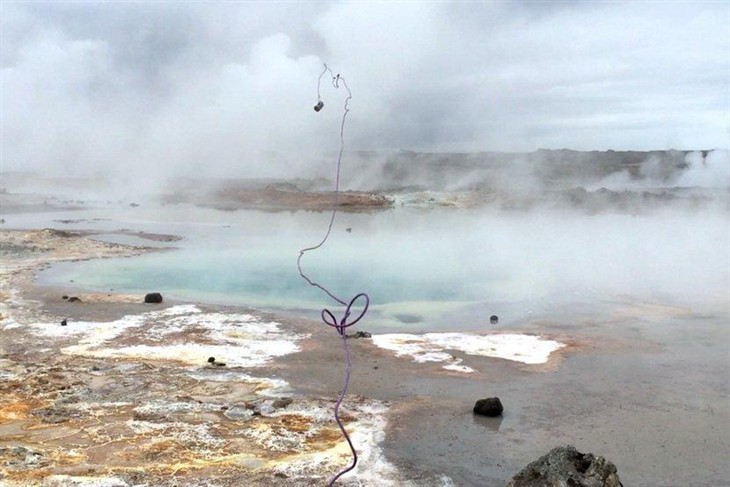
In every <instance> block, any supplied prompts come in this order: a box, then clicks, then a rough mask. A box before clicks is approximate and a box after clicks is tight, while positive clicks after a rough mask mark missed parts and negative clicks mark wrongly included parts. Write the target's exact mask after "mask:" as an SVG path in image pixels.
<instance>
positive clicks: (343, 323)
mask: <svg viewBox="0 0 730 487" xmlns="http://www.w3.org/2000/svg"><path fill="white" fill-rule="evenodd" d="M327 72H329V73H330V75H331V76H332V86H334V87H335V88H339V87H340V82H342V85H343V86H344V87H345V89H346V90H347V98H345V104H344V106H343V110H344V111H343V114H342V123H341V125H340V153H339V155H338V156H337V171H336V177H335V198H334V200H333V202H332V216H331V217H330V221H329V225H328V226H327V232H326V233H325V235H324V238H323V239H322V240H321V241H320V242H319V243H318V244H317V245H314V246H312V247H307V248H304V249H302V250H300V251H299V257H297V269H298V270H299V275H300V276H301V277H302V279H304V280H305V281H307V283H308V284H309V285H310V286H314V287H316V288H318V289H320V290H321V291H323V292H324V293H325V294H327V296H329V297H330V298H332V299H333V300H334V301H336V302H337V303H339V304H341V305H342V306H345V313H344V315H343V317H342V319H340V321H339V322H338V321H337V319H336V318H335V315H334V314H333V313H332V312H331V311H330V310H329V309H327V308H324V309H323V310H322V313H321V317H322V321H323V322H324V323H325V324H326V325H328V326H331V327H333V328H335V329H336V330H337V333H339V335H340V337H341V338H342V348H343V349H344V351H345V361H346V363H347V367H346V368H345V378H344V384H343V386H342V389H341V390H340V393H339V394H338V396H337V402H335V408H334V412H335V421H336V422H337V426H339V427H340V431H342V435H343V436H344V437H345V440H347V444H348V445H349V446H350V451H352V463H351V464H350V465H349V466H347V467H345V468H343V469H342V470H340V472H338V473H337V474H336V475H335V476H334V477H332V479H331V480H330V481H329V483H328V484H327V485H328V486H330V487H331V486H332V485H334V483H335V482H336V481H337V479H339V478H340V477H342V476H343V475H344V474H346V473H347V472H349V471H350V470H352V469H354V468H355V466H356V465H357V451H355V446H354V445H353V444H352V440H351V439H350V435H348V434H347V430H346V429H345V425H344V424H343V423H342V420H341V419H340V406H341V405H342V401H343V400H344V399H345V394H346V393H347V388H348V387H349V385H350V372H351V371H352V360H351V358H350V346H349V344H348V343H347V328H349V327H351V326H352V325H354V324H355V323H357V322H358V321H360V320H361V319H362V318H363V316H365V313H366V312H367V310H368V307H369V306H370V297H369V296H368V295H367V294H366V293H359V294H357V295H355V297H354V298H352V299H351V300H350V302H349V303H347V302H346V301H344V300H342V299H340V298H338V297H337V296H336V295H334V294H333V293H332V292H330V291H329V290H328V289H327V288H325V287H324V286H322V285H321V284H319V283H317V282H315V281H313V280H311V279H310V278H309V277H307V275H306V274H305V273H304V271H303V270H302V257H304V254H305V253H306V252H310V251H312V250H316V249H318V248H320V247H322V246H323V245H324V243H325V242H326V241H327V239H328V238H329V236H330V233H332V226H333V225H334V223H335V216H336V215H337V206H338V204H339V198H340V169H341V167H342V154H343V153H344V151H345V120H346V119H347V114H348V113H349V111H350V108H349V106H348V104H349V102H350V100H351V99H352V92H351V91H350V88H349V87H348V86H347V82H346V81H345V78H343V77H342V76H340V75H339V74H338V75H337V76H335V74H334V73H333V72H332V70H331V69H330V68H329V67H328V66H327V65H326V64H325V65H324V69H323V70H322V73H321V74H320V75H319V78H318V79H317V106H315V110H317V111H319V110H321V109H322V107H323V106H324V105H323V104H322V98H321V94H320V87H321V83H322V76H324V75H325V73H327ZM360 299H363V300H364V306H363V309H362V311H361V312H360V314H359V315H358V316H357V318H355V319H354V320H352V321H349V322H348V319H349V318H350V314H351V313H352V307H353V306H354V305H355V303H356V302H358V301H359V300H360Z"/></svg>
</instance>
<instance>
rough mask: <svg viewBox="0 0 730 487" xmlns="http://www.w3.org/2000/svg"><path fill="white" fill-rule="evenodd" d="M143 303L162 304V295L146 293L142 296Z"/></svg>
mask: <svg viewBox="0 0 730 487" xmlns="http://www.w3.org/2000/svg"><path fill="white" fill-rule="evenodd" d="M144 302H145V303H154V304H157V303H161V302H162V294H160V293H147V294H145V296H144Z"/></svg>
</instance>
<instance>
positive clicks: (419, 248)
mask: <svg viewBox="0 0 730 487" xmlns="http://www.w3.org/2000/svg"><path fill="white" fill-rule="evenodd" d="M146 215H148V216H147V218H146V219H136V220H134V221H125V222H123V223H124V225H125V226H129V227H130V228H133V229H139V230H144V231H149V232H152V231H154V232H170V233H176V234H179V235H182V236H183V237H184V239H183V240H182V241H180V242H173V243H171V244H169V245H174V246H176V247H178V249H177V250H173V251H167V252H161V253H154V254H147V255H144V256H140V257H136V258H131V259H105V260H91V261H86V262H76V263H68V264H60V265H56V266H54V267H53V268H52V269H51V270H50V271H47V272H45V273H43V274H42V276H41V281H42V282H43V283H44V284H52V285H60V284H65V283H67V282H69V281H70V280H73V281H74V284H75V285H76V286H81V287H84V288H89V289H95V290H108V289H114V290H115V291H130V292H150V291H159V292H162V293H163V294H166V295H168V296H172V297H177V298H180V299H186V300H197V301H208V302H214V303H224V304H240V305H248V306H254V307H260V308H265V309H289V310H296V312H301V313H304V314H306V315H308V316H313V315H314V314H316V313H318V310H319V309H320V308H321V307H323V306H330V305H333V303H332V302H331V300H330V299H329V298H327V297H326V296H324V295H323V294H322V293H321V292H320V291H319V290H317V289H315V288H312V287H310V286H308V285H307V284H306V283H305V282H304V281H303V280H302V279H301V278H300V277H299V275H298V272H297V268H296V257H297V255H298V251H299V249H300V248H302V247H305V246H310V245H313V244H316V243H317V242H318V241H319V240H320V239H321V237H322V235H323V234H324V231H325V229H326V225H327V221H328V214H326V213H305V212H296V213H262V212H253V211H239V212H228V213H226V212H212V211H210V212H209V211H204V210H192V209H186V210H184V211H183V209H182V208H178V209H170V208H167V209H159V210H157V212H154V211H152V212H148V213H146ZM120 218H121V215H116V216H114V215H113V216H112V222H110V223H105V225H107V226H108V227H109V228H112V227H114V226H115V225H116V226H117V228H118V227H119V225H120V223H122V222H120V221H119V219H120ZM80 225H81V226H83V224H80ZM347 228H350V229H351V231H350V232H348V231H346V229H347ZM727 248H730V224H729V223H728V219H727V218H726V216H725V215H722V214H718V215H712V214H706V215H703V217H702V218H697V215H689V214H680V215H674V214H664V215H654V216H652V217H634V216H628V215H610V214H609V215H592V216H591V215H579V214H556V213H542V214H524V213H522V214H521V213H484V212H476V211H467V210H453V209H449V210H429V211H423V210H406V209H399V210H393V211H389V212H382V213H375V214H359V215H350V214H339V215H338V218H337V220H336V224H335V229H334V231H333V233H332V235H331V237H330V240H329V241H328V242H327V244H326V245H325V246H324V247H323V248H321V249H319V250H317V251H314V252H312V253H309V254H307V255H306V256H305V258H304V260H303V266H304V269H305V272H307V273H308V275H309V276H310V277H311V278H312V279H313V280H315V281H317V282H320V283H321V284H323V285H325V286H327V287H328V288H330V289H331V290H332V291H333V292H334V293H335V294H336V295H338V296H340V297H341V298H342V299H345V300H349V298H350V297H351V296H353V295H355V294H357V293H359V292H362V291H364V292H367V293H368V294H369V295H370V296H371V299H372V303H373V310H374V313H373V315H372V316H371V317H372V319H373V321H372V322H371V324H372V326H374V327H376V328H377V327H382V328H411V329H414V328H417V329H455V328H461V329H463V328H479V327H481V326H482V325H483V324H484V323H485V322H488V316H489V315H490V314H498V315H500V316H501V317H503V320H502V321H501V323H502V324H510V323H513V322H517V321H519V320H521V319H524V318H525V317H526V316H528V315H540V314H544V313H547V312H549V311H550V310H556V309H560V308H561V307H562V306H565V305H568V304H569V303H570V304H575V303H581V302H584V303H585V302H594V301H597V300H598V301H610V300H617V299H627V297H630V298H631V299H644V300H650V301H660V302H672V303H674V304H677V303H679V302H682V303H690V304H696V305H699V304H700V303H703V305H705V304H708V303H709V305H719V306H722V305H723V303H725V302H726V299H725V298H724V297H723V296H724V294H725V293H726V291H727V290H728V289H730V255H728V254H729V253H728V252H727Z"/></svg>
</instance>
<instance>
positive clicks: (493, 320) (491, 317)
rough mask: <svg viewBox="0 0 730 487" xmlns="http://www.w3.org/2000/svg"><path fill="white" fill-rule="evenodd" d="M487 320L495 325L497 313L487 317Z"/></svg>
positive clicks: (497, 321)
mask: <svg viewBox="0 0 730 487" xmlns="http://www.w3.org/2000/svg"><path fill="white" fill-rule="evenodd" d="M489 322H490V323H491V324H493V325H496V324H497V323H499V317H498V316H497V315H492V316H490V317H489Z"/></svg>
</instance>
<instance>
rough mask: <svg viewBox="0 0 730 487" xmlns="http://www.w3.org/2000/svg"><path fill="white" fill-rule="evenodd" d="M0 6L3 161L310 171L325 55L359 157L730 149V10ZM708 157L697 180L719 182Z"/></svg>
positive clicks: (706, 6)
mask: <svg viewBox="0 0 730 487" xmlns="http://www.w3.org/2000/svg"><path fill="white" fill-rule="evenodd" d="M1 17H2V40H3V42H2V113H1V115H2V124H3V127H2V170H3V171H9V170H23V169H40V170H43V171H46V172H49V171H50V172H54V173H57V174H64V175H71V176H74V175H89V174H102V175H109V174H113V175H117V176H130V177H132V176H133V177H137V176H138V175H140V174H145V175H146V176H147V177H146V178H145V179H154V178H156V177H158V176H170V175H195V174H198V173H200V172H201V171H203V172H205V174H207V175H211V174H215V175H221V176H230V175H236V176H238V177H269V176H281V175H289V176H291V175H299V176H301V175H305V174H308V173H307V168H308V161H310V160H313V159H315V158H319V157H321V154H322V153H323V152H324V151H326V150H330V149H332V147H334V145H336V144H335V141H334V139H333V137H332V134H333V133H336V130H337V124H338V117H339V110H338V109H336V108H337V107H338V105H339V104H340V103H341V100H340V95H341V94H340V93H338V92H334V91H326V90H325V93H324V99H325V104H326V108H325V110H323V111H322V112H321V113H320V114H317V115H316V116H315V114H314V113H313V112H312V110H311V105H312V104H313V102H314V101H316V100H315V95H316V91H315V86H314V80H315V79H316V76H317V75H318V73H319V71H320V69H321V65H322V62H323V61H325V60H326V61H327V62H328V63H329V64H330V65H331V66H333V68H334V69H338V70H339V69H341V70H342V73H343V75H346V76H347V79H348V82H349V83H350V86H351V87H352V89H353V93H354V95H355V96H354V98H353V101H352V104H351V107H352V109H353V112H352V114H351V119H350V120H349V122H348V123H349V132H348V135H347V138H348V148H349V149H411V150H417V151H435V152H439V151H459V152H470V151H477V150H510V151H531V150H534V149H537V148H540V147H543V148H561V147H570V148H573V149H579V150H590V149H609V148H610V149H617V150H620V149H637V150H646V149H667V148H670V147H675V148H681V149H711V148H715V147H728V145H730V144H729V143H728V136H729V134H730V124H729V122H728V107H729V105H730V79H729V75H728V72H729V70H728V66H729V64H730V63H729V62H728V58H727V52H729V51H730V12H729V11H728V9H727V8H726V6H725V5H723V4H722V3H711V2H706V3H687V4H676V3H672V4H665V5H662V7H661V9H660V8H658V6H657V5H656V4H651V3H649V4H637V3H613V2H612V3H610V4H601V3H587V4H586V3H578V4H572V3H565V4H557V5H553V4H542V3H511V2H510V3H495V2H489V3H486V4H478V5H477V4H469V5H462V4H459V3H423V4H408V3H389V4H377V3H373V4H367V3H366V4H363V3H340V2H337V3H327V2H325V3H320V2H317V3H297V4H286V5H283V4H274V5H267V4H263V3H240V4H230V3H221V4H210V3H208V4H182V3H179V2H175V3H173V2H171V3H155V4H154V5H153V4H143V3H132V4H129V3H77V2H69V3H63V2H53V3H41V2H27V3H22V2H17V3H10V2H4V3H3V4H2V15H1ZM706 163H707V164H710V165H712V164H714V162H713V161H706ZM694 164H695V163H694V162H693V166H692V167H695V165H694ZM698 164H699V163H698ZM700 167H701V164H699V165H698V166H697V168H698V169H697V171H696V172H693V173H692V174H691V175H687V177H688V178H690V179H692V178H699V179H698V180H702V181H705V182H711V181H712V178H711V177H710V176H707V172H703V170H702V169H700ZM202 168H205V169H204V170H203V169H202Z"/></svg>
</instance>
